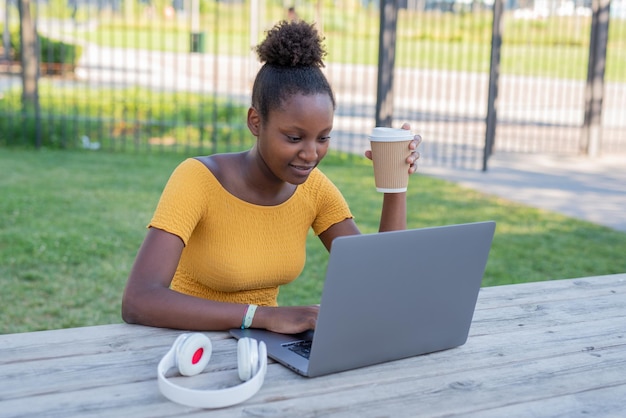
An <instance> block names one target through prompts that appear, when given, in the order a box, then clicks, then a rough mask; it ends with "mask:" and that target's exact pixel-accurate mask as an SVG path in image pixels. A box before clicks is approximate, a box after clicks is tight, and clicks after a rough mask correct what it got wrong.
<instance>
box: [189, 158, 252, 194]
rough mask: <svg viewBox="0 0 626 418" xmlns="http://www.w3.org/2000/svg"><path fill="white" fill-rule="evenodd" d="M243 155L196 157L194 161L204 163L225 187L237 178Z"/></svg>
mask: <svg viewBox="0 0 626 418" xmlns="http://www.w3.org/2000/svg"><path fill="white" fill-rule="evenodd" d="M242 157H243V154H242V153H228V154H213V155H205V156H201V157H194V158H193V160H195V161H198V162H200V163H202V165H203V166H204V167H205V168H206V169H208V170H209V171H210V172H211V173H212V174H213V176H215V178H216V179H217V181H219V182H220V184H222V185H223V186H224V187H227V186H228V182H229V180H231V181H232V179H234V178H237V177H238V175H237V173H236V172H237V171H238V169H237V167H239V166H240V164H241V159H242Z"/></svg>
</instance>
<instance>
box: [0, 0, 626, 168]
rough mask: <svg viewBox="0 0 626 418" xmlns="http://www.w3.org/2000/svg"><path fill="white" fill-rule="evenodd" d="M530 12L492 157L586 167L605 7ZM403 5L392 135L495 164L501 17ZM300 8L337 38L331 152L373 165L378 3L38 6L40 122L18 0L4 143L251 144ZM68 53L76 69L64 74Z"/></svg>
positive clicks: (612, 113) (618, 51)
mask: <svg viewBox="0 0 626 418" xmlns="http://www.w3.org/2000/svg"><path fill="white" fill-rule="evenodd" d="M20 1H25V0H20ZM496 1H499V0H496ZM529 4H531V6H529V7H526V8H520V7H518V6H517V5H516V4H513V3H511V4H509V7H508V8H507V9H505V10H504V11H503V14H502V45H501V56H500V61H499V67H498V74H499V79H498V85H497V86H498V95H497V102H496V103H497V124H496V129H495V138H494V146H493V152H504V151H507V152H509V151H511V152H532V153H561V154H578V153H580V149H581V135H583V126H584V124H585V105H586V103H588V100H587V101H586V97H585V94H586V85H587V84H586V77H587V67H588V57H589V53H590V33H591V32H590V31H591V21H592V18H591V9H590V8H589V7H584V6H583V5H580V6H578V7H577V3H576V2H573V1H559V2H541V5H544V6H541V5H540V4H539V2H530V3H529ZM533 4H534V5H533ZM613 4H614V5H615V4H617V5H618V7H616V8H614V9H613V10H617V12H614V13H613V15H612V16H611V20H610V30H609V32H608V48H607V52H606V67H605V68H606V71H605V84H604V87H603V92H604V96H603V102H602V115H601V123H600V124H599V131H598V132H597V135H598V137H599V138H600V143H599V151H600V152H602V153H622V152H626V120H625V119H626V117H625V114H624V110H623V109H625V108H626V21H625V20H624V18H625V17H626V16H624V15H622V14H621V13H623V12H622V11H623V10H624V9H623V8H621V7H622V4H623V0H620V1H619V2H616V0H613ZM396 5H397V6H399V7H398V15H397V32H396V43H395V45H396V47H395V67H394V68H395V69H394V71H393V75H394V78H393V95H392V97H393V103H392V108H393V113H392V116H393V122H392V123H393V124H394V125H400V124H401V123H402V122H409V123H411V125H412V128H413V129H414V130H415V131H416V132H419V133H421V134H422V136H423V138H424V144H423V146H422V149H421V151H422V154H423V158H424V160H426V161H428V162H430V163H432V164H440V165H449V166H457V167H466V168H481V167H483V163H484V161H483V159H484V151H485V138H486V136H487V123H486V121H487V111H488V107H489V106H488V105H489V98H490V69H491V67H490V60H491V56H492V31H493V17H494V14H493V8H492V7H491V6H490V5H485V4H483V3H480V2H469V3H465V2H459V1H451V2H431V1H429V0H426V1H422V0H420V1H412V0H409V1H408V2H406V3H404V4H402V3H397V4H396ZM546 5H547V6H549V7H547V6H546ZM290 6H294V7H295V13H297V15H298V16H297V18H301V19H305V20H307V21H310V22H316V24H317V26H318V29H319V30H320V31H321V32H322V33H323V35H324V36H325V37H326V46H327V49H328V56H327V66H326V68H325V71H326V74H327V76H328V78H329V79H330V81H331V83H332V85H333V86H334V89H335V91H336V94H337V101H338V108H337V112H336V118H335V125H334V130H333V147H334V148H335V149H337V150H342V151H348V152H354V153H359V154H360V153H362V151H363V150H364V149H365V148H366V147H367V144H366V141H365V139H366V135H367V132H368V131H369V130H370V129H371V128H372V127H373V126H374V125H375V123H376V117H377V114H376V112H377V97H379V93H380V92H379V91H378V89H377V86H378V84H377V83H378V74H379V71H378V68H379V67H378V64H379V59H378V51H379V28H380V11H381V9H380V7H379V5H378V3H377V2H372V1H365V0H363V1H361V2H350V1H343V2H329V1H326V2H324V1H322V0H319V1H316V2H310V1H305V0H296V2H295V3H293V4H292V3H284V2H282V1H278V0H277V1H261V0H221V1H205V0H184V1H183V0H181V1H179V0H174V1H170V0H167V1H166V0H138V1H124V2H121V1H116V0H93V1H89V0H84V1H80V0H69V1H68V2H66V0H48V1H47V2H43V1H42V2H39V3H36V4H34V5H32V6H31V7H32V8H31V10H32V15H33V20H34V23H35V27H36V30H37V33H38V34H39V45H40V47H41V48H40V49H41V51H40V57H41V61H42V62H43V64H42V65H41V66H40V67H39V74H40V77H38V83H37V87H36V89H37V90H36V96H37V97H36V98H37V106H36V107H35V108H34V110H33V109H29V108H28V107H27V106H24V104H23V98H22V95H23V92H24V91H23V83H22V79H21V71H22V66H21V62H20V61H19V56H16V55H15V51H16V49H17V48H16V47H15V45H14V43H15V42H14V39H15V37H16V33H17V34H18V36H17V39H19V23H20V19H19V13H18V8H17V4H16V3H13V0H6V2H5V5H4V10H3V13H2V21H3V22H4V26H3V27H4V30H3V33H4V36H3V46H4V47H3V50H2V52H3V53H2V55H0V59H1V61H0V66H1V68H0V70H1V72H0V94H1V96H0V145H1V146H11V145H35V144H37V140H39V144H40V145H42V146H47V147H66V148H73V147H84V148H90V149H100V150H110V151H122V150H130V151H133V152H167V151H178V152H188V153H213V152H218V151H228V150H239V149H244V148H246V147H249V146H250V145H251V143H252V140H253V138H252V136H251V135H250V134H249V133H248V132H247V129H246V125H245V114H246V110H247V106H248V105H249V94H250V89H251V84H252V80H253V78H254V75H255V73H256V70H257V69H258V65H259V64H258V63H257V61H256V58H255V56H254V55H253V53H252V51H251V47H252V46H253V45H256V44H257V43H258V42H259V41H260V40H261V39H262V37H263V32H264V31H265V30H267V29H268V28H270V27H271V26H272V25H273V24H274V23H276V22H278V21H279V20H282V19H287V18H291V17H290V15H289V11H288V9H289V7H290ZM7 39H9V40H11V41H13V44H11V42H10V41H7ZM70 52H71V54H74V53H75V54H76V55H77V57H78V59H77V60H76V62H75V63H73V62H66V63H65V64H61V63H56V64H55V63H51V62H52V61H54V59H53V58H58V57H61V61H62V60H63V59H62V58H63V56H64V55H65V56H68V55H71V54H70ZM45 62H48V63H47V64H46V63H45ZM492 76H493V72H492ZM491 82H493V79H491Z"/></svg>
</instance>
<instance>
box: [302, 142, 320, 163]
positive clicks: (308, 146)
mask: <svg viewBox="0 0 626 418" xmlns="http://www.w3.org/2000/svg"><path fill="white" fill-rule="evenodd" d="M298 156H299V157H300V158H302V160H303V161H306V162H312V161H317V157H318V152H317V141H310V140H307V141H302V148H300V152H299V153H298Z"/></svg>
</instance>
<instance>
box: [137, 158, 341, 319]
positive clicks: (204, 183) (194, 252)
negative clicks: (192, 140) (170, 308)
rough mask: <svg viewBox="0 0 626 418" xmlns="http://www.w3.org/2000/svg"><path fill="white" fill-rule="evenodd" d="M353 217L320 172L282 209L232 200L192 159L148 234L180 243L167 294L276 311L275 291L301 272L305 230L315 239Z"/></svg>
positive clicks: (175, 176)
mask: <svg viewBox="0 0 626 418" xmlns="http://www.w3.org/2000/svg"><path fill="white" fill-rule="evenodd" d="M351 217H352V214H351V213H350V210H349V208H348V205H347V203H346V202H345V199H344V198H343V196H342V195H341V193H340V192H339V190H338V189H337V188H336V187H335V186H334V185H333V184H332V182H331V181H330V180H329V179H328V178H327V177H326V176H325V175H324V174H323V173H322V172H321V171H319V170H318V169H315V170H313V172H312V173H311V175H310V176H309V178H308V179H307V181H306V182H305V183H304V184H302V185H299V186H298V188H297V189H296V191H295V193H294V194H293V195H292V196H291V197H290V198H289V199H288V200H287V201H285V202H284V203H282V204H280V205H277V206H259V205H254V204H251V203H248V202H245V201H243V200H241V199H239V198H237V197H235V196H233V195H231V194H230V193H229V192H228V191H227V190H226V189H224V188H223V187H222V185H221V184H220V183H219V181H218V180H217V179H216V178H215V176H214V175H213V173H211V171H210V170H209V169H208V168H207V167H206V166H205V165H204V164H203V163H202V162H200V161H198V160H196V159H193V158H190V159H187V160H185V161H184V162H182V163H181V164H180V165H179V166H178V167H177V168H176V169H175V170H174V172H173V173H172V175H171V177H170V179H169V181H168V183H167V185H166V186H165V189H164V191H163V194H162V195H161V199H160V200H159V204H158V205H157V208H156V211H155V214H154V216H153V218H152V221H151V222H150V224H149V225H148V226H149V227H155V228H159V229H162V230H165V231H167V232H169V233H172V234H175V235H177V236H179V237H180V238H181V239H182V240H183V242H184V243H185V248H184V249H183V253H182V256H181V259H180V262H179V264H178V268H177V270H176V273H175V275H174V279H173V281H172V285H171V288H172V289H174V290H176V291H179V292H181V293H186V294H189V295H193V296H198V297H203V298H207V299H211V300H217V301H224V302H235V303H248V304H249V303H254V304H257V305H266V306H275V305H276V304H277V297H278V286H280V285H282V284H285V283H289V282H291V281H293V280H294V279H295V278H296V277H298V275H299V274H300V273H301V272H302V269H303V267H304V263H305V258H306V247H305V246H306V237H307V234H308V231H309V228H311V227H312V228H313V231H314V232H315V234H317V235H319V234H320V233H322V232H324V231H325V230H326V229H328V228H329V227H330V226H332V225H334V224H336V223H338V222H341V221H343V220H345V219H348V218H351Z"/></svg>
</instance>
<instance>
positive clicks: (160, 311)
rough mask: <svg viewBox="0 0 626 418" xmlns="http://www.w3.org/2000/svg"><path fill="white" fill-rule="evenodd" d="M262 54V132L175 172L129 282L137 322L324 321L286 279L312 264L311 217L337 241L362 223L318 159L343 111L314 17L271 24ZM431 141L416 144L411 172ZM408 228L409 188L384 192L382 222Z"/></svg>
mask: <svg viewBox="0 0 626 418" xmlns="http://www.w3.org/2000/svg"><path fill="white" fill-rule="evenodd" d="M257 53H258V55H259V58H260V60H261V62H264V65H263V67H262V68H261V69H260V70H259V73H258V74H257V77H256V79H255V82H254V86H253V89H252V105H251V107H250V109H249V110H248V116H247V124H248V128H249V130H250V132H251V133H252V134H253V135H254V136H255V137H256V143H255V145H254V146H253V147H252V149H250V150H248V151H245V152H241V153H229V154H216V155H210V156H204V157H197V158H190V159H187V160H186V161H184V162H183V163H181V164H180V165H179V166H178V167H177V168H176V170H175V171H174V172H173V173H172V176H171V177H170V180H169V181H168V183H167V185H166V187H165V189H164V191H163V194H162V196H161V199H160V201H159V204H158V206H157V209H156V211H155V214H154V217H153V219H152V221H151V222H150V224H149V228H148V232H147V235H146V237H145V240H144V242H143V244H142V246H141V248H140V249H139V252H138V254H137V258H136V260H135V263H134V266H133V268H132V270H131V273H130V276H129V279H128V283H127V285H126V289H125V292H124V296H123V300H122V317H123V319H124V321H126V322H128V323H137V324H143V325H151V326H158V327H166V328H177V329H186V330H205V331H206V330H225V329H230V328H237V327H242V328H247V327H255V328H265V329H268V330H271V331H275V332H282V333H297V332H302V331H305V330H308V329H312V328H315V322H316V319H317V314H318V306H293V307H278V306H277V301H276V298H277V295H278V288H279V286H280V285H282V284H285V283H289V282H291V281H293V280H294V279H295V278H296V277H297V276H298V275H299V274H300V273H301V271H302V269H303V267H304V261H305V250H306V248H305V244H306V236H307V233H308V230H309V228H313V230H314V232H315V233H316V234H317V235H318V236H319V238H320V240H321V241H322V242H323V243H324V245H325V246H326V248H327V249H328V250H330V248H331V243H332V241H333V239H335V238H336V237H338V236H343V235H352V234H358V233H359V230H358V228H357V226H356V224H355V223H354V220H353V218H352V214H351V213H350V210H349V208H348V205H347V204H346V202H345V200H344V198H343V197H342V195H341V193H340V192H339V190H338V189H337V188H336V187H335V186H334V185H333V184H332V183H331V182H330V180H329V179H328V178H327V177H326V176H325V175H324V174H322V172H321V171H320V170H319V169H318V168H317V165H318V164H319V163H320V161H321V160H322V159H323V158H324V156H325V155H326V152H327V150H328V146H329V141H330V133H331V130H332V127H333V116H334V110H335V99H334V95H333V92H332V89H331V87H330V85H329V83H328V81H327V79H326V78H325V76H324V74H323V73H322V71H321V67H322V66H323V61H322V58H323V56H324V54H325V51H324V49H323V47H322V43H321V39H320V37H319V35H318V33H317V31H316V30H315V28H314V26H313V25H310V24H308V23H306V22H302V21H298V22H282V23H280V24H278V25H277V26H275V27H274V28H273V29H271V30H270V31H269V32H268V36H267V38H266V39H265V40H264V41H263V42H262V43H261V44H260V45H259V46H258V47H257ZM404 128H405V129H408V128H409V127H408V125H405V126H404ZM420 140H421V139H420V138H419V136H416V139H415V140H414V141H413V142H412V143H411V145H410V149H411V150H413V152H412V154H411V155H410V156H409V157H408V158H407V170H408V172H409V173H412V172H414V171H415V163H416V161H417V159H418V158H419V154H418V153H417V152H415V149H416V147H417V146H418V145H419V142H420ZM366 156H367V157H368V158H371V153H370V152H369V151H367V152H366ZM405 228H406V194H405V193H395V194H385V195H384V198H383V208H382V213H381V220H380V231H389V230H398V229H405Z"/></svg>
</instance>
